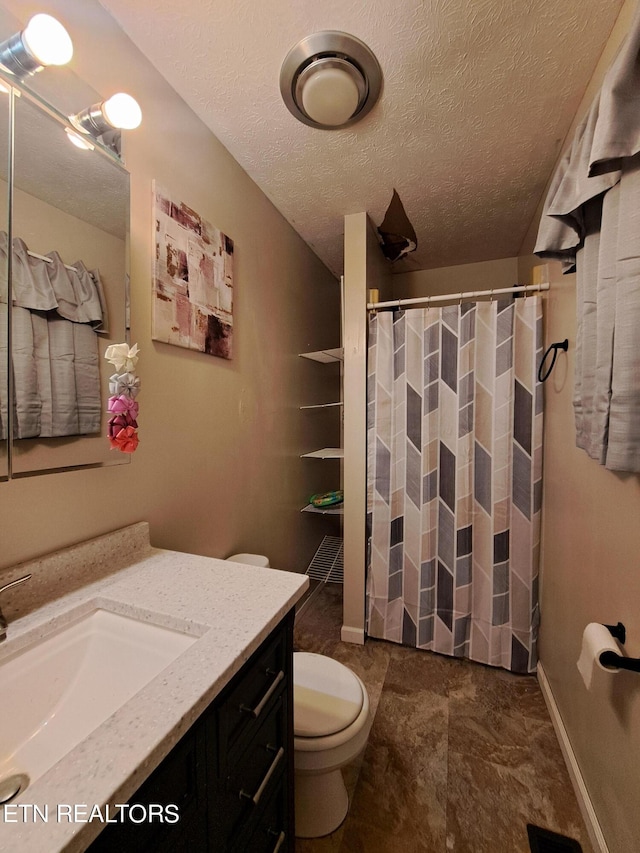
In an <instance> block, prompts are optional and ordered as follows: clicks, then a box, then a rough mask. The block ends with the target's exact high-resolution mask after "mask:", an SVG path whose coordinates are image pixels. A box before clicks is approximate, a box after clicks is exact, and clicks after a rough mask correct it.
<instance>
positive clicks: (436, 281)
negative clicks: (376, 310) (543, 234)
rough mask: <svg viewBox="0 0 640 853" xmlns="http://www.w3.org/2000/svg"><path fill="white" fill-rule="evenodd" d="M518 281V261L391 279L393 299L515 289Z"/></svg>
mask: <svg viewBox="0 0 640 853" xmlns="http://www.w3.org/2000/svg"><path fill="white" fill-rule="evenodd" d="M520 283H522V282H519V281H518V259H517V258H503V259H502V260H498V261H482V262H480V263H476V264H458V265H457V266H453V267H440V269H434V270H417V271H414V272H405V273H398V274H397V275H394V276H392V278H391V296H390V297H389V298H390V299H410V298H413V297H418V296H439V295H441V294H445V293H458V292H462V291H469V290H491V288H498V287H512V286H513V285H514V284H520Z"/></svg>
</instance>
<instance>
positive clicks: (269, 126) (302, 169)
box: [101, 0, 623, 273]
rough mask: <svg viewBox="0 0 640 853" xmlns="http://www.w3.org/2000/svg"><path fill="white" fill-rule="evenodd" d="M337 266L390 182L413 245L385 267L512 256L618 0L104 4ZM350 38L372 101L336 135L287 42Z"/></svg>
mask: <svg viewBox="0 0 640 853" xmlns="http://www.w3.org/2000/svg"><path fill="white" fill-rule="evenodd" d="M101 2H102V5H103V6H104V7H105V8H106V9H108V10H109V11H110V12H111V14H112V15H113V16H114V17H115V18H116V20H118V21H119V23H120V25H121V26H122V27H123V29H124V30H125V31H126V32H127V33H128V34H129V36H130V37H131V39H132V40H133V41H134V42H135V43H136V44H137V45H138V47H139V48H140V49H141V50H142V52H143V53H144V54H145V55H146V56H147V57H148V58H149V59H150V60H151V61H152V62H153V64H154V65H155V66H156V67H157V68H158V70H159V71H160V72H161V73H162V74H163V76H164V77H165V78H166V79H167V80H168V81H169V83H171V85H172V86H173V87H174V89H175V90H176V91H177V92H178V93H179V94H180V95H181V96H182V98H183V99H184V100H185V101H186V102H187V103H188V104H189V105H190V106H191V107H192V109H193V110H194V111H195V112H196V113H197V114H198V115H199V116H200V117H201V118H202V119H203V121H204V122H205V123H206V124H207V125H208V126H209V127H210V128H211V130H212V131H213V132H214V133H215V135H216V136H217V137H218V138H219V139H220V141H221V142H222V143H223V144H224V145H225V146H226V147H227V149H228V150H229V151H230V152H231V154H232V155H233V156H234V157H235V158H236V159H237V160H238V162H239V163H240V164H241V165H242V166H243V167H244V169H245V170H246V171H247V172H248V173H249V175H250V176H251V177H252V178H253V179H254V180H255V181H256V183H258V184H259V186H260V187H261V188H262V189H263V191H264V192H265V193H266V194H267V195H268V196H269V198H270V199H271V200H272V201H273V203H274V204H275V205H276V207H277V208H278V209H279V210H280V211H281V212H282V214H283V215H284V216H285V217H286V218H287V220H288V221H289V222H290V223H291V224H292V225H293V227H294V228H295V229H296V230H297V231H298V232H299V234H300V235H301V236H302V237H303V239H304V240H305V241H306V242H307V243H308V244H309V245H310V246H311V247H312V248H313V249H314V250H315V252H316V253H317V254H318V255H319V257H320V258H321V259H322V260H323V261H324V262H325V263H326V264H327V265H328V266H329V267H330V268H331V269H332V270H333V271H334V272H335V273H340V272H341V271H342V234H343V216H344V215H345V214H348V213H355V212H359V211H362V210H366V211H368V212H369V214H370V215H371V217H372V219H373V221H374V222H375V223H376V224H379V223H380V222H381V220H382V217H383V215H384V211H385V209H386V206H387V205H388V203H389V201H390V199H391V193H392V190H393V188H394V187H395V188H396V189H397V190H398V192H399V193H400V196H401V198H402V200H403V202H404V205H405V208H406V210H407V213H408V215H409V217H410V219H411V220H412V222H413V224H414V226H415V230H416V232H417V235H418V243H419V245H418V251H417V252H415V253H414V254H413V255H411V256H409V258H408V259H407V260H405V261H401V262H399V264H398V265H396V267H395V269H396V270H397V271H402V270H406V269H428V268H433V267H439V266H448V265H452V264H457V263H468V262H472V261H481V260H490V259H494V258H501V257H512V256H514V255H517V254H518V251H519V250H520V247H521V244H522V240H523V238H524V235H525V233H526V231H527V228H528V226H529V224H530V222H531V219H532V217H533V215H534V212H535V209H536V206H537V203H538V201H539V199H540V196H541V193H542V192H543V189H544V186H545V183H546V181H547V179H548V177H549V174H550V172H551V169H552V167H553V164H554V162H555V159H556V156H557V154H558V151H559V147H560V146H561V144H562V141H563V139H564V136H565V134H566V131H567V128H568V126H569V124H570V122H571V119H572V118H573V116H574V113H575V111H576V109H577V106H578V104H579V102H580V99H581V97H582V95H583V93H584V89H585V87H586V85H587V83H588V81H589V78H590V76H591V73H592V72H593V70H594V67H595V65H596V62H597V60H598V58H599V56H600V53H601V51H602V49H603V47H604V44H605V42H606V40H607V38H608V36H609V34H610V31H611V28H612V26H613V24H614V22H615V19H616V16H617V14H618V12H619V10H620V7H621V6H622V2H623V0H562V2H558V0H393V2H390V0H366V2H363V1H362V0H315V2H314V3H311V2H310V0H269V2H257V0H232V2H229V0H188V2H176V0H136V2H135V3H132V2H131V0H101ZM326 29H335V30H343V31H345V32H348V33H352V34H353V35H356V36H358V37H359V38H360V39H362V40H363V41H365V42H366V43H367V44H368V45H369V47H370V48H371V49H372V50H373V51H374V53H375V54H376V56H377V57H378V60H379V62H380V65H381V67H382V71H383V75H384V84H383V86H384V88H383V93H382V97H381V99H380V101H379V103H378V104H377V106H376V107H375V108H374V109H373V111H372V112H371V113H370V114H369V115H368V116H366V117H365V118H364V119H363V120H362V121H361V122H360V123H358V124H356V125H354V126H353V127H351V128H348V129H345V130H337V131H322V130H315V129H313V128H310V127H307V126H306V125H303V124H301V123H299V122H297V121H296V120H295V119H294V118H293V116H291V115H290V113H289V112H288V111H287V109H286V108H285V106H284V104H283V103H282V100H281V98H280V93H279V84H278V79H279V73H280V66H281V63H282V60H283V59H284V57H285V55H286V54H287V52H288V50H289V48H290V47H291V46H292V45H293V44H294V43H295V42H297V41H298V40H299V39H300V38H302V37H303V36H306V35H309V34H311V33H313V32H316V31H319V30H326Z"/></svg>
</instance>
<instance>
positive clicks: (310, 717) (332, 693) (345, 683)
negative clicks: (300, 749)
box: [293, 652, 364, 738]
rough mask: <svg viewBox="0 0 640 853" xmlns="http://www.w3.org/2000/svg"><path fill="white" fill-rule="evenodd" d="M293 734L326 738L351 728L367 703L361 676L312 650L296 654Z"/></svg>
mask: <svg viewBox="0 0 640 853" xmlns="http://www.w3.org/2000/svg"><path fill="white" fill-rule="evenodd" d="M293 704H294V709H295V713H294V735H295V737H296V738H326V737H329V736H330V735H336V734H338V733H339V732H342V731H344V730H345V729H347V728H349V726H351V725H352V724H353V723H354V722H355V721H356V720H357V719H358V717H359V716H360V714H361V712H362V708H363V704H364V696H363V689H362V683H361V681H360V679H359V678H358V677H357V676H356V675H355V674H354V673H353V672H351V670H350V669H348V667H346V666H344V665H343V664H341V663H340V662H339V661H337V660H333V658H329V657H326V656H325V655H317V654H312V653H311V652H296V653H295V654H294V656H293Z"/></svg>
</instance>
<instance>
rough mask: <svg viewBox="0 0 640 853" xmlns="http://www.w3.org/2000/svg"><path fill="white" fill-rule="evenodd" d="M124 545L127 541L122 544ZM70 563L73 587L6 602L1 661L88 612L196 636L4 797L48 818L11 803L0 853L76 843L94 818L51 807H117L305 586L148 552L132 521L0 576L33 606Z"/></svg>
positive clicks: (280, 575) (96, 827)
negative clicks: (25, 578)
mask: <svg viewBox="0 0 640 853" xmlns="http://www.w3.org/2000/svg"><path fill="white" fill-rule="evenodd" d="M123 541H127V542H129V543H131V542H133V543H134V544H133V546H131V547H130V548H128V549H127V548H123V547H122V543H123ZM74 561H75V562H76V563H77V565H78V566H80V574H79V575H76V584H75V585H76V587H77V588H75V589H73V590H71V591H69V592H67V593H65V594H63V595H62V596H61V597H58V598H56V599H55V600H54V601H49V602H48V603H44V604H42V605H41V606H40V603H39V602H38V604H39V606H38V607H37V608H36V609H31V611H30V612H27V613H26V615H22V616H18V617H17V618H14V619H13V621H12V618H11V611H10V610H8V609H5V614H6V615H7V616H8V620H9V631H8V640H7V642H5V643H3V644H2V645H0V664H1V663H2V659H3V658H4V657H5V656H7V655H9V654H13V652H14V651H16V650H17V649H19V648H21V647H25V646H28V645H30V644H31V643H32V642H33V641H34V639H36V638H37V637H39V636H42V635H44V634H47V633H48V631H49V630H51V625H52V623H53V622H54V621H55V622H56V623H57V624H59V623H60V621H64V620H65V619H68V620H69V621H72V619H73V618H74V617H75V618H77V616H78V614H79V612H82V611H84V612H87V613H88V612H90V611H91V610H93V609H95V608H96V607H105V608H106V609H109V610H112V611H114V612H117V613H120V614H122V615H125V616H126V615H128V616H133V617H135V618H137V619H142V620H144V621H149V622H152V623H155V624H159V625H163V626H165V627H168V628H174V629H176V630H179V631H183V632H185V633H189V634H192V635H195V636H197V637H198V640H197V641H196V642H195V643H194V644H193V645H192V646H191V647H190V648H189V649H187V650H186V651H185V652H183V653H182V654H181V655H180V656H179V657H178V658H176V660H175V661H174V662H173V663H171V664H170V665H169V666H168V667H167V668H166V669H164V670H163V671H162V672H161V673H160V675H158V676H157V677H156V678H154V679H153V680H152V681H151V682H150V683H149V684H147V685H146V687H144V688H142V689H141V690H140V691H139V692H138V693H137V694H136V695H135V696H134V697H133V698H132V699H130V700H129V701H128V702H126V704H125V705H123V706H122V708H120V709H119V710H118V711H117V712H116V713H114V714H113V715H112V716H111V717H109V718H108V719H107V720H106V722H104V723H103V724H102V725H101V726H99V727H98V728H97V729H95V730H94V731H93V732H92V734H90V735H89V736H88V737H87V738H86V739H85V740H83V741H82V742H81V743H80V744H79V745H78V746H77V747H75V748H74V749H73V750H71V752H69V753H68V754H67V755H66V756H65V757H64V758H63V759H61V760H60V761H59V762H58V763H57V764H55V765H54V766H53V767H52V768H51V769H50V770H49V771H48V772H46V773H45V774H44V775H43V776H41V777H40V778H39V779H37V780H36V781H35V782H33V783H32V784H31V785H30V786H29V787H28V788H27V789H26V791H24V792H23V793H22V794H21V795H20V796H19V797H17V798H16V799H15V800H13V801H12V803H13V804H29V805H34V804H35V805H37V806H38V807H39V808H40V809H41V811H42V812H43V813H48V815H49V820H48V822H47V823H43V821H42V820H40V819H38V818H37V817H36V818H35V820H34V811H33V809H31V808H27V809H23V810H22V813H23V814H24V815H25V817H26V819H25V820H22V818H21V817H19V822H16V823H7V822H5V823H3V822H1V821H0V851H2V853H4V851H7V853H8V852H9V851H11V853H14V851H18V850H19V851H20V853H44V851H46V853H55V851H62V850H64V851H68V852H69V853H74V851H81V850H84V849H85V848H86V847H87V846H88V845H89V844H90V843H91V841H92V840H93V838H95V837H96V836H97V835H98V832H99V831H100V830H101V829H102V828H103V827H104V824H102V823H100V822H99V821H94V822H90V823H71V822H67V821H66V820H62V821H60V822H58V821H57V820H56V814H57V806H58V804H60V803H64V804H72V805H75V804H80V805H87V806H88V807H89V812H90V811H91V807H92V806H94V805H98V806H101V807H102V806H104V805H105V804H110V805H113V804H115V803H125V802H127V800H128V799H129V798H130V797H131V796H132V795H133V793H134V792H135V791H136V790H137V789H138V788H139V787H140V785H141V783H142V782H143V781H144V780H145V779H146V778H147V777H148V776H149V774H150V773H151V772H152V771H153V770H154V769H155V768H156V767H157V766H158V764H159V763H160V762H161V761H162V759H163V758H164V757H165V756H166V755H167V754H168V753H169V752H170V750H171V749H172V747H173V746H174V745H175V744H176V743H177V742H178V741H179V740H180V738H181V737H182V735H184V734H185V732H186V731H187V730H188V729H189V728H190V726H191V725H192V723H193V722H194V721H195V720H196V719H197V717H198V716H199V715H200V714H201V713H202V711H204V709H205V708H206V707H207V705H209V703H210V702H211V701H212V699H214V697H215V696H216V695H217V694H218V693H219V692H220V691H221V690H222V688H223V687H224V686H225V685H226V684H227V683H228V682H229V680H230V679H231V678H232V676H233V675H234V674H235V673H236V672H238V670H239V669H240V668H241V667H242V665H243V663H244V662H245V661H246V660H247V659H248V658H249V657H250V656H251V654H252V653H253V652H254V651H255V649H256V648H257V647H258V646H259V645H260V643H261V642H262V640H264V639H265V638H266V637H267V636H268V634H269V633H270V632H271V631H272V630H273V628H274V627H275V626H276V625H277V624H278V622H279V621H280V620H281V619H282V617H283V616H284V615H285V614H286V613H287V612H288V611H289V610H290V609H291V607H293V605H294V604H295V603H296V601H298V599H299V598H300V597H301V596H302V594H303V593H304V591H305V590H306V588H307V586H308V579H307V577H306V576H305V575H300V574H294V573H290V572H281V571H277V570H276V569H263V568H259V567H256V566H245V565H240V564H238V563H229V562H226V561H224V560H217V559H214V558H211V557H199V556H195V555H192V554H183V553H180V552H176V551H164V550H160V549H157V548H152V547H151V546H150V545H149V544H148V527H147V525H146V524H144V523H141V524H137V525H132V526H131V527H130V528H124V529H123V530H122V531H115V532H114V534H109V535H107V536H103V537H99V539H96V540H91V541H90V542H89V543H83V544H81V545H80V546H74V547H73V548H70V549H65V550H64V551H61V552H57V553H56V554H55V555H51V557H50V558H43V559H42V560H39V561H34V562H33V563H25V564H22V565H21V566H20V567H15V569H16V570H15V571H13V570H11V571H10V572H9V573H6V574H7V576H8V579H13V578H14V577H18V576H19V575H20V574H24V573H25V572H28V571H33V580H32V581H29V582H28V583H26V584H24V585H22V587H16V588H15V590H16V597H17V591H18V590H22V589H23V588H24V591H23V592H22V596H23V605H22V606H23V608H24V610H25V611H26V610H29V609H30V606H29V600H30V599H31V602H32V604H31V606H33V600H34V597H35V598H36V599H37V596H38V594H41V592H39V591H41V590H42V589H43V588H45V587H48V588H49V589H51V588H52V576H53V575H56V573H57V578H58V586H59V585H60V584H61V583H62V582H63V579H64V578H65V577H67V576H71V575H72V574H73V572H72V570H70V569H69V565H70V564H72V563H73V562H74ZM97 565H98V566H99V567H100V571H101V572H102V573H104V571H105V570H108V571H111V569H112V568H114V567H115V568H116V569H117V571H115V572H114V573H112V574H109V575H107V576H104V577H101V578H100V579H98V580H91V577H92V567H94V568H95V566H97ZM106 567H108V568H106ZM78 578H80V581H79V580H78ZM39 579H41V580H42V583H41V584H38V580H39ZM5 580H6V578H5V577H4V575H3V577H2V581H3V582H4V581H5ZM32 584H33V586H32ZM72 585H73V584H72ZM27 587H30V590H29V591H27V589H26V588H27ZM59 593H60V590H59V589H58V593H57V594H58V595H59ZM6 595H8V593H7V594H6ZM25 603H26V607H25ZM0 693H1V685H0ZM1 811H2V810H1V809H0V812H1ZM17 811H18V815H20V810H17ZM103 812H104V810H103ZM112 813H113V812H112ZM14 814H15V810H14Z"/></svg>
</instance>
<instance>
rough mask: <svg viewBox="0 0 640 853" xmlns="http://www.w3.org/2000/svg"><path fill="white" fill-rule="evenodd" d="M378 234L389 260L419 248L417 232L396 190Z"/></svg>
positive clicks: (383, 251) (384, 253)
mask: <svg viewBox="0 0 640 853" xmlns="http://www.w3.org/2000/svg"><path fill="white" fill-rule="evenodd" d="M378 234H380V237H381V239H382V243H381V249H382V253H383V255H384V256H385V258H387V259H388V260H389V261H392V262H393V261H397V260H399V259H400V258H403V257H404V256H405V255H407V254H409V252H415V250H416V249H417V248H418V238H417V237H416V232H415V230H414V228H413V225H412V224H411V223H410V222H409V217H408V216H407V214H406V211H405V209H404V205H403V204H402V201H401V200H400V196H399V195H398V193H397V192H396V190H394V191H393V196H392V197H391V202H390V204H389V207H388V208H387V212H386V213H385V215H384V219H383V220H382V223H381V224H380V225H379V226H378Z"/></svg>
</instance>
